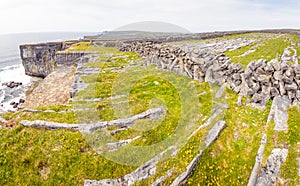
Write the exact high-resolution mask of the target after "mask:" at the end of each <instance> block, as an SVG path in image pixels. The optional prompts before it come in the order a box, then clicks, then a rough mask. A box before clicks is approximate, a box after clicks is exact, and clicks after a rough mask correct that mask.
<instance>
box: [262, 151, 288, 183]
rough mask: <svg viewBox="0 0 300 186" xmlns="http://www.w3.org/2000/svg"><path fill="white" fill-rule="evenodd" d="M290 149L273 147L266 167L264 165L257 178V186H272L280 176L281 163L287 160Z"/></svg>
mask: <svg viewBox="0 0 300 186" xmlns="http://www.w3.org/2000/svg"><path fill="white" fill-rule="evenodd" d="M287 155H288V149H273V150H272V154H271V155H270V156H269V158H268V160H267V165H266V167H263V168H262V170H261V172H260V174H259V177H258V178H257V183H256V185H257V186H272V185H274V184H275V183H276V179H277V178H279V176H280V167H281V164H282V163H284V162H285V160H286V157H287Z"/></svg>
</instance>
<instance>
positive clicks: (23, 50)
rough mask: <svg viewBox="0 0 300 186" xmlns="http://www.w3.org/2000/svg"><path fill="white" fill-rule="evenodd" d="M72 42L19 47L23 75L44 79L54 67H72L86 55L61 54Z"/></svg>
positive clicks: (79, 53) (74, 53)
mask: <svg viewBox="0 0 300 186" xmlns="http://www.w3.org/2000/svg"><path fill="white" fill-rule="evenodd" d="M71 44H74V42H53V43H42V44H29V45H21V46H20V54H21V59H22V63H23V66H24V68H25V73H26V74H27V75H29V76H35V77H42V78H44V77H46V76H47V75H49V74H50V73H51V72H53V71H54V69H55V67H56V65H57V64H58V65H74V64H77V63H78V61H80V60H81V59H82V57H83V56H84V55H85V54H86V53H84V52H63V51H64V50H65V49H67V48H68V47H70V45H71Z"/></svg>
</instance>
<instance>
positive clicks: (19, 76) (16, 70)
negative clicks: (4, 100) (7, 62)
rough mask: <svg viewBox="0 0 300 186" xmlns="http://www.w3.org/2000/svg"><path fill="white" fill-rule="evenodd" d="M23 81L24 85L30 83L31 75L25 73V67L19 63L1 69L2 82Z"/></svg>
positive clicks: (0, 80) (0, 79) (0, 81)
mask: <svg viewBox="0 0 300 186" xmlns="http://www.w3.org/2000/svg"><path fill="white" fill-rule="evenodd" d="M9 81H15V82H22V83H23V84H24V85H27V84H29V83H30V77H29V76H27V75H25V70H24V67H23V66H22V65H21V64H19V65H11V66H7V67H4V68H2V69H0V83H3V82H9Z"/></svg>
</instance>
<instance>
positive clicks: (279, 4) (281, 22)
mask: <svg viewBox="0 0 300 186" xmlns="http://www.w3.org/2000/svg"><path fill="white" fill-rule="evenodd" d="M138 21H163V22H168V23H173V24H177V25H179V26H182V27H184V28H186V29H188V30H190V31H192V32H204V31H217V30H237V29H260V28H300V1H299V0H1V2H0V24H1V29H0V34H4V33H22V32H52V31H84V32H86V31H89V32H95V31H97V32H98V31H104V30H112V29H115V28H117V27H119V26H122V25H126V24H129V23H133V22H138Z"/></svg>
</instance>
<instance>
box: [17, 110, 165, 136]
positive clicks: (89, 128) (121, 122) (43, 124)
mask: <svg viewBox="0 0 300 186" xmlns="http://www.w3.org/2000/svg"><path fill="white" fill-rule="evenodd" d="M157 113H160V114H161V115H162V114H164V108H163V107H159V108H152V109H149V110H147V111H145V112H142V113H140V114H137V115H134V116H132V117H129V118H123V119H118V120H112V121H105V122H103V121H99V122H97V123H92V124H66V123H56V122H47V121H40V120H35V121H27V120H22V121H21V122H20V124H22V125H23V126H26V127H34V128H39V129H40V128H46V129H50V130H55V129H70V130H74V131H81V132H87V133H91V132H93V131H95V130H97V129H101V128H104V127H108V126H117V127H120V128H129V127H131V126H132V125H134V122H135V121H136V120H138V119H144V118H147V117H148V118H152V115H155V116H157Z"/></svg>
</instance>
